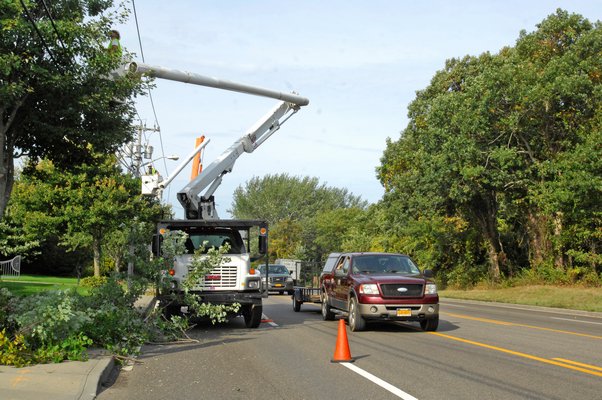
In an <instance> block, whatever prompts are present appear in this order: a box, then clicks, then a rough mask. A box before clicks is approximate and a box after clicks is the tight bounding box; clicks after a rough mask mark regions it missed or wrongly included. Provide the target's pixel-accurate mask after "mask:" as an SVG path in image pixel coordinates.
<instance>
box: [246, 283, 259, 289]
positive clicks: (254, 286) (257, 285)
mask: <svg viewBox="0 0 602 400" xmlns="http://www.w3.org/2000/svg"><path fill="white" fill-rule="evenodd" d="M247 287H248V288H249V289H257V288H258V287H259V281H249V282H248V283H247Z"/></svg>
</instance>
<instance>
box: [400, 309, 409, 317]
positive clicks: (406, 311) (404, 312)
mask: <svg viewBox="0 0 602 400" xmlns="http://www.w3.org/2000/svg"><path fill="white" fill-rule="evenodd" d="M397 316H398V317H411V316H412V310H410V309H409V308H398V309H397Z"/></svg>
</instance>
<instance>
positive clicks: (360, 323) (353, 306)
mask: <svg viewBox="0 0 602 400" xmlns="http://www.w3.org/2000/svg"><path fill="white" fill-rule="evenodd" d="M349 328H351V331H352V332H357V331H363V330H364V329H365V328H366V320H365V319H364V317H362V315H361V314H360V308H359V307H358V304H357V299H356V298H355V297H352V298H351V301H350V302H349Z"/></svg>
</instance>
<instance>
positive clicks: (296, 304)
mask: <svg viewBox="0 0 602 400" xmlns="http://www.w3.org/2000/svg"><path fill="white" fill-rule="evenodd" d="M293 310H295V312H299V311H301V302H300V301H299V300H297V296H295V295H294V294H293Z"/></svg>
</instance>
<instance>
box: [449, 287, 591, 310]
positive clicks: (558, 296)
mask: <svg viewBox="0 0 602 400" xmlns="http://www.w3.org/2000/svg"><path fill="white" fill-rule="evenodd" d="M439 296H441V297H442V298H450V299H465V300H480V301H494V302H499V303H511V304H526V305H532V306H542V307H556V308H566V309H571V310H583V311H596V312H602V288H592V287H579V286H547V285H545V286H543V285H542V286H536V285H534V286H517V287H509V288H477V289H470V290H454V289H446V290H441V291H440V292H439Z"/></svg>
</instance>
